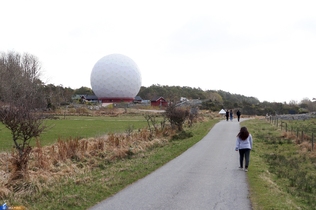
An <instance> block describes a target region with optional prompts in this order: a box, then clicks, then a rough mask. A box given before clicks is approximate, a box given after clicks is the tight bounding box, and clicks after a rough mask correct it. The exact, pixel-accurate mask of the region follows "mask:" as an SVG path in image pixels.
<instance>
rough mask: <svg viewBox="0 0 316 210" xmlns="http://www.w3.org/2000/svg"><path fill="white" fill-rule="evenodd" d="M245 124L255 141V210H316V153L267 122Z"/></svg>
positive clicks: (251, 181)
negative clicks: (303, 147) (315, 156)
mask: <svg viewBox="0 0 316 210" xmlns="http://www.w3.org/2000/svg"><path fill="white" fill-rule="evenodd" d="M242 125H243V126H246V127H248V129H249V131H250V133H251V134H252V136H253V139H254V148H253V150H252V152H251V159H250V160H251V163H250V170H249V172H248V180H249V185H250V199H251V202H252V206H253V209H254V210H271V209H280V210H281V209H282V210H283V209H316V199H315V198H316V197H315V192H316V186H315V180H316V179H315V178H316V174H315V165H314V164H315V163H313V161H312V158H311V157H312V156H313V155H315V154H313V152H310V151H309V152H306V151H305V152H304V151H302V150H301V147H300V145H297V144H295V140H294V139H291V138H290V136H287V135H285V134H284V133H282V131H280V130H278V129H277V128H276V127H274V126H273V125H271V124H270V123H268V122H267V121H265V120H249V121H244V122H242ZM314 162H315V161H314Z"/></svg>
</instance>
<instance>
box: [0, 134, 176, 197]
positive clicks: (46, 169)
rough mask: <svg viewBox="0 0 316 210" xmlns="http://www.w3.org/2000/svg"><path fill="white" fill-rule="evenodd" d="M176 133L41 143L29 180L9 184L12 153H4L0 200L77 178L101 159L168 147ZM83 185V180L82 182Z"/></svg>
mask: <svg viewBox="0 0 316 210" xmlns="http://www.w3.org/2000/svg"><path fill="white" fill-rule="evenodd" d="M173 133H174V131H173V130H171V129H170V128H164V129H157V130H156V131H154V132H153V131H149V130H148V129H140V130H138V131H133V132H128V133H127V134H126V133H120V134H109V135H106V136H102V137H97V138H88V139H74V138H69V139H66V140H63V139H59V140H58V141H57V143H56V144H53V145H50V146H45V147H42V146H41V145H40V142H37V146H36V147H34V148H33V150H32V151H31V153H30V158H29V162H28V169H29V170H28V172H29V173H28V180H27V181H25V180H24V181H16V182H14V183H9V182H10V180H9V177H10V173H11V172H12V169H11V168H10V158H11V157H12V154H10V153H1V154H0V162H1V165H0V200H5V199H8V198H10V197H12V196H14V199H15V200H16V199H17V197H19V196H21V197H23V196H25V195H30V194H32V193H34V192H40V191H41V190H42V189H43V188H47V187H49V186H51V185H52V184H53V183H54V182H58V180H60V179H64V178H67V177H68V178H73V179H75V177H76V175H78V174H83V173H85V172H87V171H90V170H92V169H93V168H94V167H98V165H99V163H100V160H102V161H103V162H111V161H113V160H115V159H120V158H126V157H128V156H131V155H133V154H137V153H139V152H141V151H145V150H148V149H150V148H152V147H156V146H159V145H164V144H166V143H167V142H168V141H169V140H168V137H169V136H170V135H171V134H173ZM79 181H80V182H82V180H79Z"/></svg>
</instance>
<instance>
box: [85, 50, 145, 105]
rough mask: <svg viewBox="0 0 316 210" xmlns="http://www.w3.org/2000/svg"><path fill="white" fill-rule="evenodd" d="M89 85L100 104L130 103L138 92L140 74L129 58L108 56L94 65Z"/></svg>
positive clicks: (114, 55) (118, 55)
mask: <svg viewBox="0 0 316 210" xmlns="http://www.w3.org/2000/svg"><path fill="white" fill-rule="evenodd" d="M90 83H91V87H92V90H93V92H94V93H95V95H96V96H97V97H98V99H99V100H102V102H120V101H132V100H134V98H135V96H136V95H137V93H138V92H139V90H140V87H141V74H140V71H139V70H138V67H137V65H136V63H135V62H134V61H133V60H132V59H131V58H129V57H127V56H125V55H121V54H110V55H107V56H104V57H103V58H101V59H100V60H98V61H97V63H96V64H95V65H94V67H93V69H92V71H91V76H90Z"/></svg>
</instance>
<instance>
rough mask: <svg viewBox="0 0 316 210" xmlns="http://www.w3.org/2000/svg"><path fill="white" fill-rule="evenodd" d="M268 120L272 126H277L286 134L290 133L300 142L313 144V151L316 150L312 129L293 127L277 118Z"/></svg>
mask: <svg viewBox="0 0 316 210" xmlns="http://www.w3.org/2000/svg"><path fill="white" fill-rule="evenodd" d="M267 120H269V121H270V123H271V124H273V125H274V126H276V127H277V128H280V129H281V131H285V132H286V133H290V134H293V135H295V136H296V139H297V140H299V142H303V141H307V142H310V143H311V146H312V147H311V150H312V151H313V150H314V141H315V139H314V136H315V134H314V132H313V131H312V130H311V129H307V128H304V127H298V126H292V125H288V123H287V122H285V121H284V120H281V119H279V118H278V117H276V116H270V117H268V118H267Z"/></svg>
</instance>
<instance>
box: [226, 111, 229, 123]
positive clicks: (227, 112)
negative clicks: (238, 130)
mask: <svg viewBox="0 0 316 210" xmlns="http://www.w3.org/2000/svg"><path fill="white" fill-rule="evenodd" d="M228 117H229V111H228V109H227V110H226V121H228Z"/></svg>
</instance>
